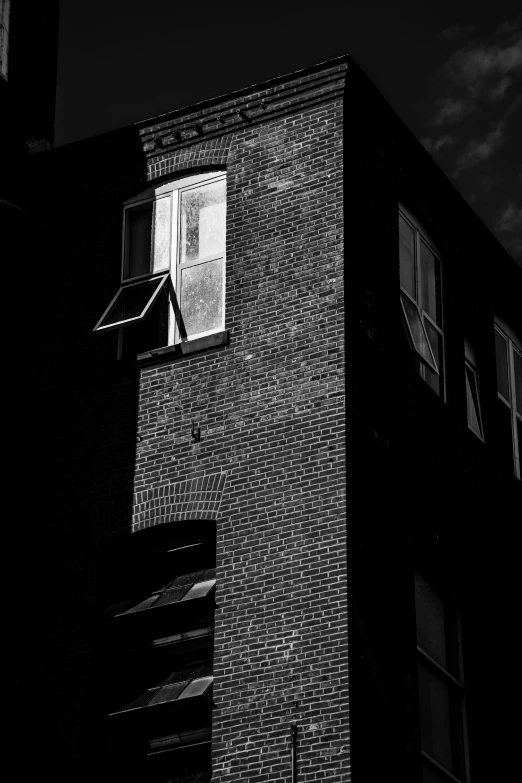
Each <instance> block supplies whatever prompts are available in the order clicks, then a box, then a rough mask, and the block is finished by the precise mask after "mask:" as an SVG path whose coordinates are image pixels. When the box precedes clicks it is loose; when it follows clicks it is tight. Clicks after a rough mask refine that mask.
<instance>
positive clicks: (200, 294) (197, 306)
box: [181, 258, 224, 337]
mask: <svg viewBox="0 0 522 783" xmlns="http://www.w3.org/2000/svg"><path fill="white" fill-rule="evenodd" d="M223 271H224V262H223V259H222V258H217V259H215V260H214V261H207V262H206V263H204V264H198V265H197V266H190V267H188V268H186V269H183V270H182V272H181V316H182V318H183V325H184V327H185V331H186V333H187V337H190V336H191V335H194V334H199V333H200V332H208V331H210V330H212V329H219V328H222V327H223Z"/></svg>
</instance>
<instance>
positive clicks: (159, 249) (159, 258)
mask: <svg viewBox="0 0 522 783" xmlns="http://www.w3.org/2000/svg"><path fill="white" fill-rule="evenodd" d="M171 202H172V197H171V196H170V195H169V196H167V197H166V198H160V199H158V200H157V201H156V205H155V209H154V261H153V272H161V270H162V269H168V268H169V266H170V229H171V225H170V210H171Z"/></svg>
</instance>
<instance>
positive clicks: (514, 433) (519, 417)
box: [495, 323, 522, 479]
mask: <svg viewBox="0 0 522 783" xmlns="http://www.w3.org/2000/svg"><path fill="white" fill-rule="evenodd" d="M495 355H496V363H497V400H498V405H497V414H498V415H497V425H498V435H499V449H500V454H499V456H500V459H501V461H502V462H503V463H504V465H505V466H506V467H507V468H508V469H512V470H513V471H514V473H515V476H516V477H517V478H518V479H520V449H521V443H522V348H521V343H520V341H519V339H518V337H517V335H516V334H515V333H514V332H513V331H512V330H511V329H510V328H509V327H508V326H507V325H506V324H502V325H500V324H498V323H497V324H495Z"/></svg>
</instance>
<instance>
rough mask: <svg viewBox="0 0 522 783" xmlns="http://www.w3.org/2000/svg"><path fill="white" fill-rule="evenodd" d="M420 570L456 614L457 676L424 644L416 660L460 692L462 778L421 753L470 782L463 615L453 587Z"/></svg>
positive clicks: (445, 773)
mask: <svg viewBox="0 0 522 783" xmlns="http://www.w3.org/2000/svg"><path fill="white" fill-rule="evenodd" d="M417 573H418V574H419V575H420V576H422V577H423V578H424V579H425V580H426V581H427V582H428V583H429V584H430V585H431V586H432V589H433V590H434V592H435V593H437V594H438V596H439V597H440V598H441V601H442V603H443V605H444V606H445V608H449V609H450V611H453V612H454V613H455V619H456V634H457V639H456V641H457V667H458V671H457V672H456V676H455V675H453V674H451V672H449V671H448V670H447V669H446V668H445V667H444V666H441V664H440V663H438V662H437V661H435V660H434V659H433V658H432V657H431V655H429V653H427V652H425V651H424V650H423V649H422V647H420V645H419V644H417V660H421V661H424V662H425V663H427V665H428V668H430V669H431V670H432V671H434V672H436V676H438V677H439V678H440V679H441V680H442V681H443V682H445V683H446V684H447V685H448V688H449V689H451V688H453V689H454V691H457V692H458V693H459V694H460V711H459V712H460V727H459V729H460V732H461V737H462V759H463V770H462V777H460V778H459V777H457V776H456V775H454V774H453V773H452V772H450V771H449V770H448V769H446V768H445V767H444V766H443V765H442V764H440V763H439V762H438V761H437V760H436V759H434V758H433V757H432V756H430V755H429V753H426V751H425V750H422V749H421V756H422V758H423V759H425V760H426V761H427V762H428V764H429V765H430V766H431V767H432V768H433V769H435V770H436V771H437V772H438V773H439V775H440V777H444V778H446V779H447V780H448V781H453V782H454V783H468V781H469V780H470V761H469V744H468V722H467V710H466V688H465V680H464V653H463V644H462V618H461V614H460V611H459V607H458V602H457V601H456V599H455V596H454V595H453V594H452V593H451V591H450V590H448V589H447V587H446V586H445V585H444V584H443V583H442V582H441V581H440V580H439V579H438V578H437V577H436V576H434V575H433V574H432V573H431V572H430V570H428V569H427V568H424V567H419V568H417V569H416V574H415V578H416V577H417ZM450 731H454V727H451V728H450Z"/></svg>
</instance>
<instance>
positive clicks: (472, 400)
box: [464, 340, 484, 441]
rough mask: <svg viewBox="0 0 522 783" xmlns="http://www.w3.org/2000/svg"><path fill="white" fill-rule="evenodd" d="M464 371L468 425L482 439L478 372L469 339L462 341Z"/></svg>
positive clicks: (482, 427) (482, 428)
mask: <svg viewBox="0 0 522 783" xmlns="http://www.w3.org/2000/svg"><path fill="white" fill-rule="evenodd" d="M464 353H465V360H464V373H465V378H466V406H467V414H468V427H469V428H470V430H471V431H472V432H474V433H475V435H476V436H477V438H480V440H482V441H483V440H484V426H483V424H482V408H481V404H480V387H479V372H478V367H477V358H476V355H475V351H474V349H473V346H472V344H471V343H470V342H469V340H465V342H464Z"/></svg>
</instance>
